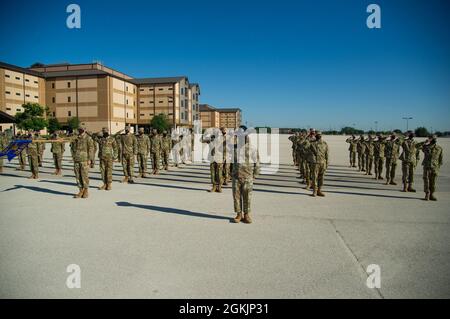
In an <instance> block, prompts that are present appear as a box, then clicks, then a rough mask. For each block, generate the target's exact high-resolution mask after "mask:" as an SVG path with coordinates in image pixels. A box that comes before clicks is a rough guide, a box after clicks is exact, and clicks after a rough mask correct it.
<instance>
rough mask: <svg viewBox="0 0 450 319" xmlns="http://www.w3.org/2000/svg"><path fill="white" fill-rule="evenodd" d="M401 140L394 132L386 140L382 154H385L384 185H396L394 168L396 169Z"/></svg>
mask: <svg viewBox="0 0 450 319" xmlns="http://www.w3.org/2000/svg"><path fill="white" fill-rule="evenodd" d="M400 144H401V141H400V140H399V139H398V138H397V136H396V135H395V134H391V137H390V139H389V140H388V141H386V147H385V151H384V154H385V156H386V185H397V183H396V182H395V181H394V179H395V170H396V169H397V160H398V156H399V150H400Z"/></svg>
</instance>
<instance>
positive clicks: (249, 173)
mask: <svg viewBox="0 0 450 319" xmlns="http://www.w3.org/2000/svg"><path fill="white" fill-rule="evenodd" d="M237 139H238V140H239V139H243V141H242V142H241V141H239V142H238V143H237V147H236V150H235V151H236V156H235V158H234V163H233V172H232V176H233V203H234V211H235V213H236V217H235V218H234V219H233V222H235V223H239V222H240V221H242V222H244V223H246V224H251V223H252V218H251V216H250V213H251V199H252V191H253V181H254V179H255V178H256V177H257V176H258V175H259V169H260V165H259V154H258V150H257V149H256V147H255V146H253V144H252V143H251V141H250V138H249V136H248V132H247V128H246V127H245V126H241V127H240V128H239V130H238V132H237ZM242 213H244V216H242Z"/></svg>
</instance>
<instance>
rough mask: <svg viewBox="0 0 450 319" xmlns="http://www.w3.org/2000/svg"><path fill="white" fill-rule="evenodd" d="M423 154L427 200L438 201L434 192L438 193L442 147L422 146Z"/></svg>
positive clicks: (424, 184)
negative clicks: (437, 180) (437, 183)
mask: <svg viewBox="0 0 450 319" xmlns="http://www.w3.org/2000/svg"><path fill="white" fill-rule="evenodd" d="M422 152H423V153H424V159H423V162H422V165H423V187H424V192H425V200H429V199H430V200H436V197H435V196H434V192H435V191H436V179H437V176H438V172H439V168H440V167H441V166H442V162H443V154H442V147H441V146H439V145H437V144H435V143H434V144H433V143H430V144H427V143H425V144H423V146H422Z"/></svg>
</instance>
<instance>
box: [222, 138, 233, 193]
mask: <svg viewBox="0 0 450 319" xmlns="http://www.w3.org/2000/svg"><path fill="white" fill-rule="evenodd" d="M222 137H223V144H222V155H223V159H222V184H223V185H228V182H229V181H231V170H230V169H231V165H230V164H231V163H230V162H231V156H230V151H229V150H228V141H227V135H226V133H225V134H223V135H222Z"/></svg>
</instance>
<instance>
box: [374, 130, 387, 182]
mask: <svg viewBox="0 0 450 319" xmlns="http://www.w3.org/2000/svg"><path fill="white" fill-rule="evenodd" d="M385 147H386V141H385V137H384V136H382V135H381V134H378V135H377V139H376V140H375V142H374V153H373V155H374V167H375V179H380V180H382V179H383V176H382V174H383V166H384V156H385V155H384V149H385Z"/></svg>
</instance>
